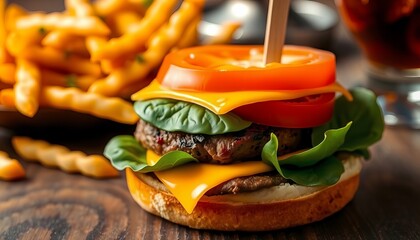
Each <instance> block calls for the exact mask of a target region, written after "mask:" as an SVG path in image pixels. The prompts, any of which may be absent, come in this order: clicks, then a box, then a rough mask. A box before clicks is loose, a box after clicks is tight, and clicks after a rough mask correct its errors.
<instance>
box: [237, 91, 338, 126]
mask: <svg viewBox="0 0 420 240" xmlns="http://www.w3.org/2000/svg"><path fill="white" fill-rule="evenodd" d="M334 99H335V93H325V94H320V95H312V96H307V97H304V98H299V99H295V100H293V101H291V100H287V101H269V102H259V103H253V104H249V105H244V106H241V107H238V108H236V109H234V110H233V112H234V113H236V114H237V115H238V116H240V117H242V118H243V119H245V120H248V121H252V122H254V123H258V124H262V125H268V126H275V127H287V128H310V127H315V126H319V125H322V124H324V123H325V122H327V121H328V120H330V118H331V117H332V114H333V110H334Z"/></svg>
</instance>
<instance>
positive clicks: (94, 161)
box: [12, 137, 119, 178]
mask: <svg viewBox="0 0 420 240" xmlns="http://www.w3.org/2000/svg"><path fill="white" fill-rule="evenodd" d="M12 144H13V147H14V149H15V151H16V152H17V153H18V154H19V155H20V156H21V157H22V158H24V159H25V160H28V161H37V162H40V163H42V164H43V165H45V166H47V167H58V168H60V169H61V170H63V171H66V172H71V173H75V172H78V173H82V174H83V175H85V176H89V177H95V178H107V177H116V176H118V175H119V174H118V171H117V170H116V169H115V168H113V167H112V166H111V164H110V162H109V161H107V160H106V159H105V158H104V157H103V156H100V155H90V156H87V155H86V154H85V153H83V152H80V151H70V150H69V149H68V148H66V147H64V146H61V145H54V144H50V143H48V142H46V141H43V140H33V139H31V138H28V137H13V138H12Z"/></svg>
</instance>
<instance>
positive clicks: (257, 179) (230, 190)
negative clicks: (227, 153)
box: [206, 172, 291, 196]
mask: <svg viewBox="0 0 420 240" xmlns="http://www.w3.org/2000/svg"><path fill="white" fill-rule="evenodd" d="M282 183H291V182H290V181H288V180H287V179H285V178H283V177H282V176H280V175H279V174H278V173H277V172H275V173H271V174H270V173H264V174H259V175H254V176H248V177H238V178H234V179H231V180H229V181H227V182H224V183H222V184H220V185H218V186H216V187H214V188H212V189H210V190H209V191H207V192H206V195H207V196H213V195H223V194H236V193H242V192H251V191H257V190H260V189H263V188H268V187H273V186H277V185H280V184H282Z"/></svg>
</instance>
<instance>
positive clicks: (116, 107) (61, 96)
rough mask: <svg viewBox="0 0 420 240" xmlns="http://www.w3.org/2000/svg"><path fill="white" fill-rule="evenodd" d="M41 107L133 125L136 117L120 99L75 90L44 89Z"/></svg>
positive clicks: (130, 107)
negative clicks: (85, 114)
mask: <svg viewBox="0 0 420 240" xmlns="http://www.w3.org/2000/svg"><path fill="white" fill-rule="evenodd" d="M41 102H42V104H43V106H48V107H54V108H58V109H67V110H73V111H76V112H81V113H88V114H92V115H94V116H97V117H101V118H105V119H110V120H113V121H117V122H121V123H127V124H134V123H136V122H137V121H138V116H137V114H136V113H135V112H134V110H133V107H132V105H131V103H129V102H126V101H124V100H122V99H121V98H116V97H115V98H109V97H104V96H101V95H99V94H95V93H87V92H83V91H81V90H79V89H77V88H63V87H44V88H43V89H42V91H41Z"/></svg>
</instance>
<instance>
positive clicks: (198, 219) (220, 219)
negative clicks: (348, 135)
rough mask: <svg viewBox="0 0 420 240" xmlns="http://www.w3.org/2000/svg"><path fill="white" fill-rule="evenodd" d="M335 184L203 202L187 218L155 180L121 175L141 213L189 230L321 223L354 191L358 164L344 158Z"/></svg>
mask: <svg viewBox="0 0 420 240" xmlns="http://www.w3.org/2000/svg"><path fill="white" fill-rule="evenodd" d="M345 158H346V159H345V160H344V161H343V163H344V167H345V172H344V173H343V175H342V176H341V178H340V181H339V182H338V183H336V184H335V185H333V186H328V187H304V186H299V185H296V184H292V185H290V184H282V185H279V186H275V187H270V188H266V189H262V190H258V191H254V192H251V193H240V194H235V195H234V194H228V195H221V196H214V197H203V198H202V199H201V200H200V201H199V202H198V204H197V206H196V208H195V209H194V211H193V212H192V214H188V213H187V212H186V211H185V210H184V208H183V207H182V206H181V204H180V203H179V202H178V200H177V199H176V198H175V197H174V196H173V195H172V194H171V193H169V192H168V191H167V190H166V188H165V186H164V185H163V184H162V183H161V182H159V181H158V180H157V179H155V178H153V177H150V176H148V175H146V174H138V173H137V174H135V173H134V172H132V171H131V170H127V172H126V173H127V175H126V176H127V183H128V188H129V190H130V193H131V195H132V196H133V198H134V200H135V201H136V202H137V203H138V204H139V205H140V206H141V207H142V208H143V209H145V210H146V211H148V212H150V213H152V214H155V215H157V216H160V217H162V218H165V219H167V220H169V221H171V222H175V223H178V224H182V225H185V226H188V227H191V228H198V229H212V230H224V231H235V230H241V231H266V230H275V229H283V228H288V227H292V226H298V225H303V224H307V223H311V222H315V221H319V220H322V219H324V218H325V217H328V216H330V215H331V214H333V213H335V212H337V211H338V210H340V209H341V208H343V207H344V206H345V205H346V204H347V203H348V202H349V201H350V200H351V199H352V198H353V196H354V194H355V193H356V191H357V188H358V185H359V174H360V170H361V162H360V160H359V159H358V158H356V157H354V156H351V155H346V156H345Z"/></svg>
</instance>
